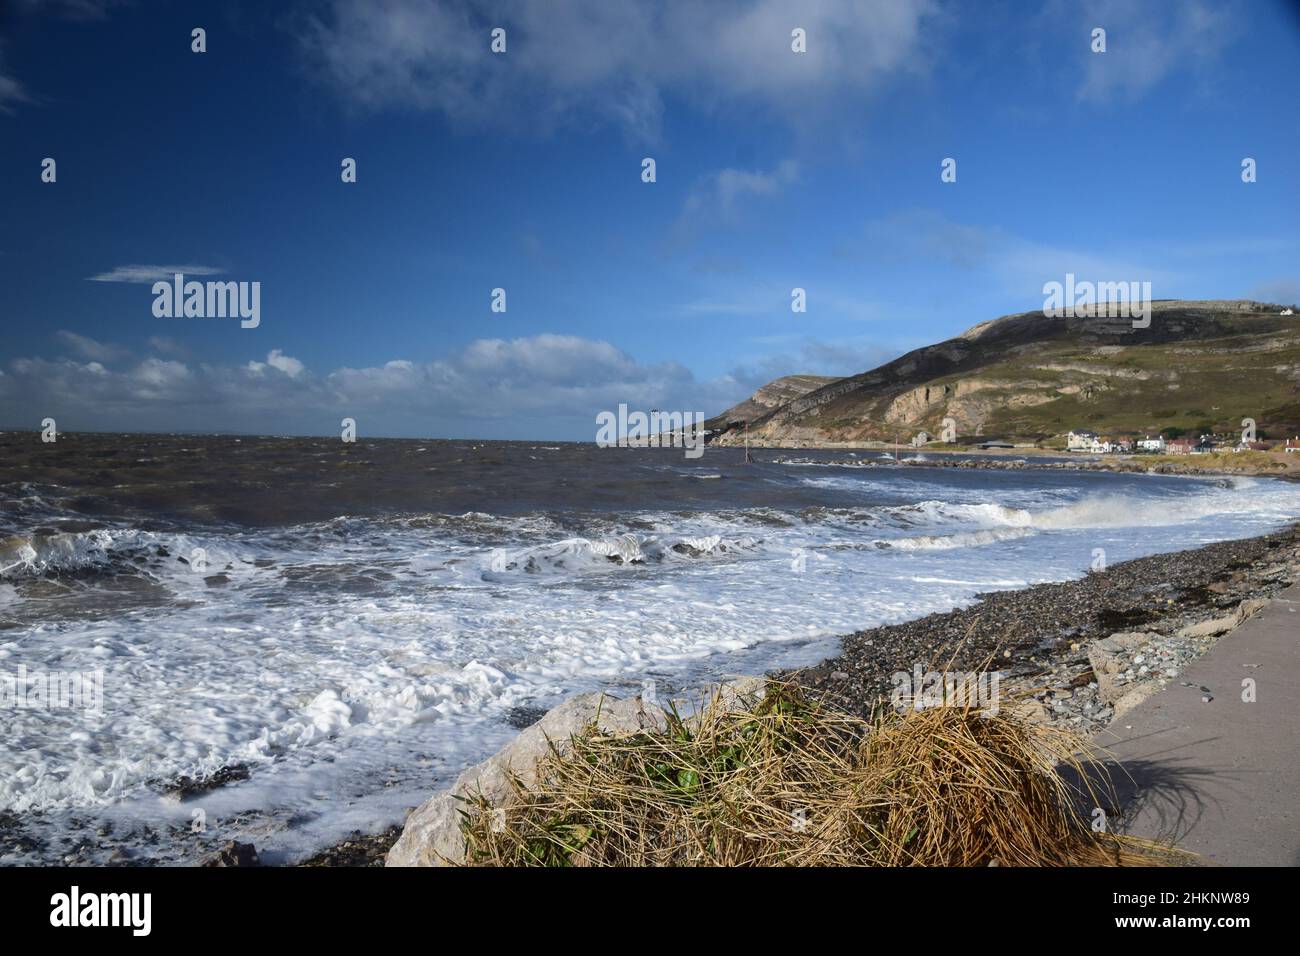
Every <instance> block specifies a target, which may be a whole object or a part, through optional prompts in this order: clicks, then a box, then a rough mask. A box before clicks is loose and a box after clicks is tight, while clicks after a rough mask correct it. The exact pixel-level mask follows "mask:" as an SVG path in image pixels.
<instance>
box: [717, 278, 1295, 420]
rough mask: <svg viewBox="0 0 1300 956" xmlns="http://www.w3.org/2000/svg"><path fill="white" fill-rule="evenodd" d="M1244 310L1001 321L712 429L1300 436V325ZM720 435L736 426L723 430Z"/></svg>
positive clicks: (1168, 309) (784, 386)
mask: <svg viewBox="0 0 1300 956" xmlns="http://www.w3.org/2000/svg"><path fill="white" fill-rule="evenodd" d="M1282 308H1283V307H1282V306H1280V305H1273V304H1267V303H1260V302H1253V301H1240V300H1232V301H1218V300H1214V301H1200V300H1198V301H1183V300H1166V301H1161V302H1155V303H1152V311H1151V322H1150V325H1149V327H1146V328H1133V326H1132V322H1131V321H1130V320H1127V319H1116V318H1114V317H1106V316H1092V315H1085V316H1080V317H1066V318H1055V317H1050V316H1046V315H1044V314H1043V313H1042V312H1024V313H1019V314H1016V315H1009V316H1003V317H1002V318H999V319H994V320H991V321H987V322H982V323H980V324H978V325H975V326H973V327H972V328H970V329H968V330H967V331H965V332H963V333H962V334H961V335H958V336H957V337H955V338H952V339H949V340H947V341H945V342H940V343H938V344H936V345H931V346H927V347H925V348H921V349H917V350H915V351H913V352H909V353H908V354H906V355H904V356H902V357H900V358H898V359H895V360H894V361H892V362H888V363H886V364H885V365H882V366H880V367H879V368H876V369H873V370H871V371H869V372H863V373H861V374H858V375H852V376H849V377H847V378H841V379H818V378H817V377H815V376H790V377H788V378H785V379H778V380H777V381H776V382H773V383H771V384H770V385H768V386H764V388H762V389H759V391H758V392H757V393H755V395H754V396H752V397H751V398H750V399H748V400H747V401H746V402H742V403H741V404H740V405H737V406H736V407H735V408H733V409H729V410H728V411H727V412H725V413H723V414H722V415H720V416H718V417H717V418H716V419H714V420H713V421H712V422H711V423H710V424H711V427H714V428H715V431H716V432H717V433H720V435H721V437H720V438H719V439H718V440H720V441H721V442H722V443H723V444H733V443H737V442H739V441H741V440H743V438H742V432H741V429H739V428H737V427H736V423H742V422H744V423H748V425H749V429H748V431H749V436H750V438H751V439H756V440H766V441H769V442H792V443H802V442H810V441H812V442H816V441H870V440H881V441H894V440H897V439H899V438H900V437H910V435H912V434H914V433H915V432H916V431H919V430H922V429H924V430H926V431H927V432H929V433H930V434H931V435H938V434H940V433H941V431H942V428H943V422H944V420H945V419H951V420H952V421H953V422H954V423H955V425H956V429H957V433H958V435H959V436H960V437H966V438H970V437H973V436H976V435H981V436H998V437H1003V438H1008V439H1022V440H1039V439H1046V438H1051V437H1052V436H1059V435H1064V434H1065V433H1066V432H1068V431H1069V430H1070V429H1072V428H1077V427H1087V428H1091V429H1093V430H1095V431H1131V432H1141V431H1151V430H1159V429H1160V428H1163V427H1167V426H1170V425H1177V426H1182V427H1199V426H1201V425H1215V426H1216V429H1217V428H1219V427H1222V428H1223V429H1224V430H1226V431H1231V430H1232V429H1234V428H1235V429H1239V428H1240V425H1239V422H1240V420H1241V419H1242V418H1243V417H1249V418H1253V419H1255V421H1256V422H1257V423H1259V424H1260V426H1261V427H1264V423H1265V422H1267V423H1268V425H1269V428H1270V429H1271V431H1276V432H1277V433H1278V434H1279V435H1280V434H1282V433H1283V432H1286V433H1295V432H1296V431H1297V430H1300V318H1298V317H1296V316H1294V315H1291V316H1287V315H1282V314H1281V313H1282ZM727 423H733V424H732V427H730V428H728V427H727Z"/></svg>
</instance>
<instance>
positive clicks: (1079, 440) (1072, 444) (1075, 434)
mask: <svg viewBox="0 0 1300 956" xmlns="http://www.w3.org/2000/svg"><path fill="white" fill-rule="evenodd" d="M1098 437H1099V436H1098V435H1097V433H1096V432H1090V431H1088V429H1086V428H1076V429H1075V430H1074V431H1072V432H1070V433H1069V434H1068V435H1066V436H1065V449H1066V451H1092V446H1093V444H1094V443H1095V442H1096V441H1097V438H1098Z"/></svg>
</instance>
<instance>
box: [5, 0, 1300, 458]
mask: <svg viewBox="0 0 1300 956" xmlns="http://www.w3.org/2000/svg"><path fill="white" fill-rule="evenodd" d="M5 10H6V12H5V13H4V14H2V15H0V136H2V138H3V144H4V148H3V149H0V277H3V280H4V288H5V297H4V319H3V321H4V336H3V339H0V426H6V427H38V426H39V423H40V420H41V419H42V418H44V417H47V416H49V417H54V418H55V419H56V420H57V422H58V425H59V428H60V429H63V430H70V431H75V430H79V429H98V430H103V429H112V430H119V429H120V430H197V431H238V432H253V433H290V432H292V433H313V434H330V433H337V431H338V422H339V420H340V418H341V417H343V416H350V417H354V418H356V419H357V422H358V429H359V432H360V434H362V435H416V436H430V437H466V436H477V437H494V438H507V437H522V438H569V439H581V440H591V439H592V438H593V436H594V432H595V415H596V414H597V413H598V412H599V411H601V410H604V409H611V408H616V407H617V405H618V404H619V403H620V402H624V403H627V404H628V405H629V406H631V407H633V408H638V407H639V408H646V409H648V408H652V407H654V408H663V409H679V410H684V411H685V410H698V411H703V412H706V413H708V414H713V413H715V412H717V411H720V410H721V409H722V408H723V407H725V406H727V405H729V404H731V403H733V402H735V401H737V400H739V399H740V398H743V397H744V396H745V395H746V394H748V393H749V392H750V391H752V390H753V389H754V388H755V387H757V386H758V385H760V384H762V383H763V382H764V381H767V380H769V379H771V378H773V377H776V376H778V375H782V374H788V373H794V372H808V373H820V374H850V373H853V372H858V371H863V370H865V369H867V368H870V367H873V366H874V365H877V364H879V363H880V362H882V361H884V360H887V359H889V358H892V357H894V356H896V355H898V354H901V353H902V352H904V351H906V350H908V349H910V348H914V347H917V346H920V345H925V344H929V343H931V342H934V341H937V340H940V339H943V338H947V337H949V336H951V335H954V334H957V333H958V332H960V331H962V330H963V329H965V328H966V327H968V326H970V325H973V324H975V323H977V322H981V321H984V320H986V319H989V318H993V317H995V316H998V315H1002V314H1006V313H1010V312H1016V311H1024V310H1029V309H1034V308H1038V307H1040V306H1041V305H1042V302H1043V294H1042V286H1043V284H1044V283H1045V282H1049V281H1053V280H1062V279H1063V278H1064V276H1065V274H1066V273H1067V272H1073V273H1075V274H1076V275H1077V276H1078V277H1079V278H1081V279H1093V280H1097V281H1124V280H1140V281H1150V282H1151V283H1152V292H1153V295H1154V296H1155V297H1156V298H1193V297H1197V298H1199V297H1206V298H1236V297H1254V298H1262V299H1266V300H1269V301H1277V302H1287V303H1290V302H1294V301H1296V300H1297V299H1300V238H1298V234H1297V229H1296V218H1297V217H1296V213H1297V211H1298V210H1300V201H1298V200H1300V186H1298V185H1297V179H1298V177H1300V161H1297V157H1298V156H1300V128H1298V127H1297V124H1296V122H1295V119H1296V107H1295V104H1296V102H1297V86H1298V85H1300V74H1297V71H1296V69H1295V64H1296V62H1297V54H1298V53H1300V15H1297V13H1296V11H1295V6H1294V5H1293V4H1288V3H1283V2H1270V0H1245V2H1238V3H1209V2H1202V0H1187V2H1178V3H1163V2H1143V3H1119V2H1096V3H1064V2H1047V3H1042V4H1031V3H1026V2H1007V3H997V2H980V3H971V2H967V3H951V2H942V0H892V2H856V3H855V2H847V0H845V2H838V0H822V2H815V3H814V2H810V3H796V2H790V0H751V2H744V3H709V4H700V3H686V2H682V3H648V2H632V0H627V2H620V3H610V2H608V0H546V2H513V3H490V2H472V0H445V2H438V3H431V2H418V0H385V2H365V3H363V2H360V0H333V2H318V3H299V4H295V3H286V4H264V3H252V2H223V3H211V4H208V3H192V2H191V3H180V2H177V3H167V2H153V3H151V2H144V0H141V2H136V3H132V2H125V0H123V2H109V0H47V2H37V0H18V2H16V3H11V4H10V5H9V6H8V7H6V8H5ZM196 26H201V27H203V28H204V29H205V30H206V31H207V47H208V51H207V52H206V53H202V54H198V53H193V52H191V29H192V28H194V27H196ZM495 26H500V27H503V28H505V30H506V31H507V33H506V37H507V50H506V52H505V53H504V54H498V55H494V54H492V53H491V52H490V50H489V42H490V35H489V34H490V31H491V29H492V28H493V27H495ZM796 27H799V28H802V29H804V30H806V32H807V52H806V53H802V54H796V53H794V52H792V51H791V49H790V44H791V40H790V31H791V30H792V29H794V28H796ZM1095 27H1101V28H1104V29H1105V30H1106V45H1107V49H1106V52H1104V53H1093V52H1092V51H1091V49H1090V45H1091V42H1092V41H1091V34H1092V30H1093V29H1094V28H1095ZM647 156H649V157H653V158H654V159H655V161H656V165H657V181H656V182H654V183H643V182H642V181H641V162H642V159H643V158H644V157H647ZM45 157H53V158H54V159H55V160H56V162H57V181H56V182H54V183H43V182H42V181H41V162H42V160H43V159H44V158H45ZM344 157H353V158H355V159H356V161H357V164H358V165H357V168H358V176H357V182H356V183H343V182H341V180H340V162H341V160H342V159H343V158H344ZM945 157H952V158H954V159H956V161H957V181H956V182H954V183H943V182H941V181H940V164H941V161H942V160H943V159H944V158H945ZM1244 157H1252V158H1254V159H1255V160H1256V163H1257V169H1258V181H1257V182H1254V183H1249V184H1247V183H1243V182H1242V181H1241V175H1240V174H1241V161H1242V159H1243V158H1244ZM175 266H190V267H192V274H193V270H198V271H199V272H202V273H204V275H200V276H195V277H196V278H213V279H222V280H232V281H258V282H260V283H261V288H262V293H261V322H260V325H259V326H258V327H257V328H255V329H241V328H240V327H239V324H238V322H237V321H231V320H223V319H204V318H193V317H191V318H158V317H155V316H154V314H153V311H152V305H153V295H152V292H151V288H150V285H151V282H152V281H153V279H152V278H151V276H152V275H153V274H155V273H159V272H160V270H162V271H165V270H167V269H169V268H170V267H175ZM121 280H135V281H121ZM497 287H501V288H504V289H505V290H506V296H507V311H506V312H505V313H494V312H492V311H491V309H490V303H491V292H492V289H494V288H497ZM794 287H801V288H804V289H806V290H807V300H808V308H807V312H805V313H794V312H792V311H791V309H790V291H791V289H792V288H794Z"/></svg>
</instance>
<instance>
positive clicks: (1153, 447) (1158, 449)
mask: <svg viewBox="0 0 1300 956" xmlns="http://www.w3.org/2000/svg"><path fill="white" fill-rule="evenodd" d="M1164 450H1165V436H1164V435H1157V436H1156V437H1155V438H1152V437H1151V436H1150V435H1148V436H1147V437H1145V438H1139V439H1138V451H1153V452H1155V453H1156V454H1164Z"/></svg>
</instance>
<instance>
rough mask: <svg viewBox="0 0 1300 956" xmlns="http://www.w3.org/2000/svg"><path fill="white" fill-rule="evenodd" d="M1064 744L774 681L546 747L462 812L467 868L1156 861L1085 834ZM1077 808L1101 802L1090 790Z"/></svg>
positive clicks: (1035, 733) (1150, 849) (1158, 857)
mask: <svg viewBox="0 0 1300 956" xmlns="http://www.w3.org/2000/svg"><path fill="white" fill-rule="evenodd" d="M1078 746H1079V741H1078V740H1077V738H1074V737H1073V736H1071V735H1068V734H1065V733H1063V732H1061V731H1057V730H1053V729H1051V728H1047V727H1043V726H1041V725H1037V724H1032V723H1029V722H1028V721H1026V720H1024V719H1023V718H1021V717H1019V716H1017V715H1016V714H1015V713H1013V712H1010V711H1008V710H1006V709H1003V710H1001V711H999V712H998V713H997V714H994V715H991V716H982V715H980V714H978V713H976V712H974V711H968V710H963V709H960V708H952V707H939V708H933V709H928V710H922V711H919V712H914V711H909V712H908V713H906V714H904V715H899V714H897V713H896V712H895V711H893V710H892V709H890V708H886V707H882V708H880V710H879V711H878V713H877V716H876V717H875V718H874V719H873V720H870V721H864V720H861V719H858V718H855V717H851V716H847V715H845V714H842V713H838V712H836V711H834V710H831V709H829V708H827V707H825V706H822V705H819V704H815V703H810V702H809V701H808V700H806V699H805V698H804V697H803V696H802V695H801V694H800V693H799V692H798V690H797V689H795V688H794V687H792V686H789V685H782V684H777V683H769V685H768V690H767V693H766V696H765V697H764V698H763V700H762V701H761V703H759V704H758V705H757V706H755V707H753V708H752V709H743V708H736V709H728V708H725V707H722V706H719V704H718V700H717V699H715V700H713V701H712V702H710V703H709V704H708V705H707V706H705V707H703V708H702V710H701V715H700V716H698V717H695V718H691V719H683V718H682V717H680V716H679V715H678V713H677V712H676V711H671V712H669V714H668V729H667V730H666V731H665V732H662V733H635V734H618V735H602V734H599V733H597V732H596V731H595V728H594V726H593V727H592V728H589V730H588V731H587V732H586V733H584V734H581V735H578V736H575V737H574V738H573V739H572V740H571V741H570V742H569V744H568V747H567V748H566V749H565V750H561V749H560V748H558V747H556V746H555V745H554V743H552V747H551V752H550V753H549V754H548V755H546V756H545V757H544V758H543V759H542V760H541V761H540V763H539V764H538V775H537V782H536V784H534V785H533V786H530V787H524V786H523V785H522V784H520V783H519V782H518V781H516V782H515V798H514V800H513V801H512V802H511V803H510V804H509V805H508V806H506V807H504V808H501V809H494V808H493V807H491V806H490V805H488V804H487V803H486V802H485V801H483V800H477V801H475V800H471V801H467V809H466V810H465V811H463V815H464V821H463V826H464V832H465V836H466V848H467V852H466V861H467V863H468V864H469V865H471V866H774V865H795V866H988V865H991V864H997V865H1002V866H1070V865H1103V866H1104V865H1125V864H1148V865H1149V864H1152V863H1160V862H1166V861H1167V857H1166V855H1165V853H1164V852H1162V851H1161V850H1160V848H1158V847H1156V846H1154V845H1148V844H1144V843H1141V842H1139V841H1133V840H1128V839H1125V838H1122V837H1116V836H1113V835H1110V834H1106V833H1094V832H1093V831H1092V829H1091V828H1090V827H1089V825H1088V820H1087V819H1085V818H1084V817H1083V816H1082V815H1081V814H1080V812H1079V810H1078V809H1077V806H1078V805H1080V804H1079V798H1080V796H1081V795H1080V794H1078V793H1076V792H1075V791H1073V790H1072V788H1071V786H1070V784H1068V783H1067V782H1066V780H1065V778H1064V777H1063V776H1062V774H1061V772H1060V770H1061V768H1070V769H1071V770H1073V771H1075V776H1076V777H1077V779H1081V780H1086V779H1088V776H1087V775H1086V774H1085V773H1083V772H1082V771H1083V770H1084V769H1085V768H1084V764H1083V762H1081V760H1080V759H1079V758H1078V757H1077V756H1076V754H1077V753H1078ZM1084 796H1085V797H1086V799H1085V800H1084V803H1086V805H1087V806H1089V807H1091V806H1105V805H1107V804H1106V803H1104V802H1102V801H1099V800H1097V799H1096V796H1095V795H1094V794H1087V795H1084Z"/></svg>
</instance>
